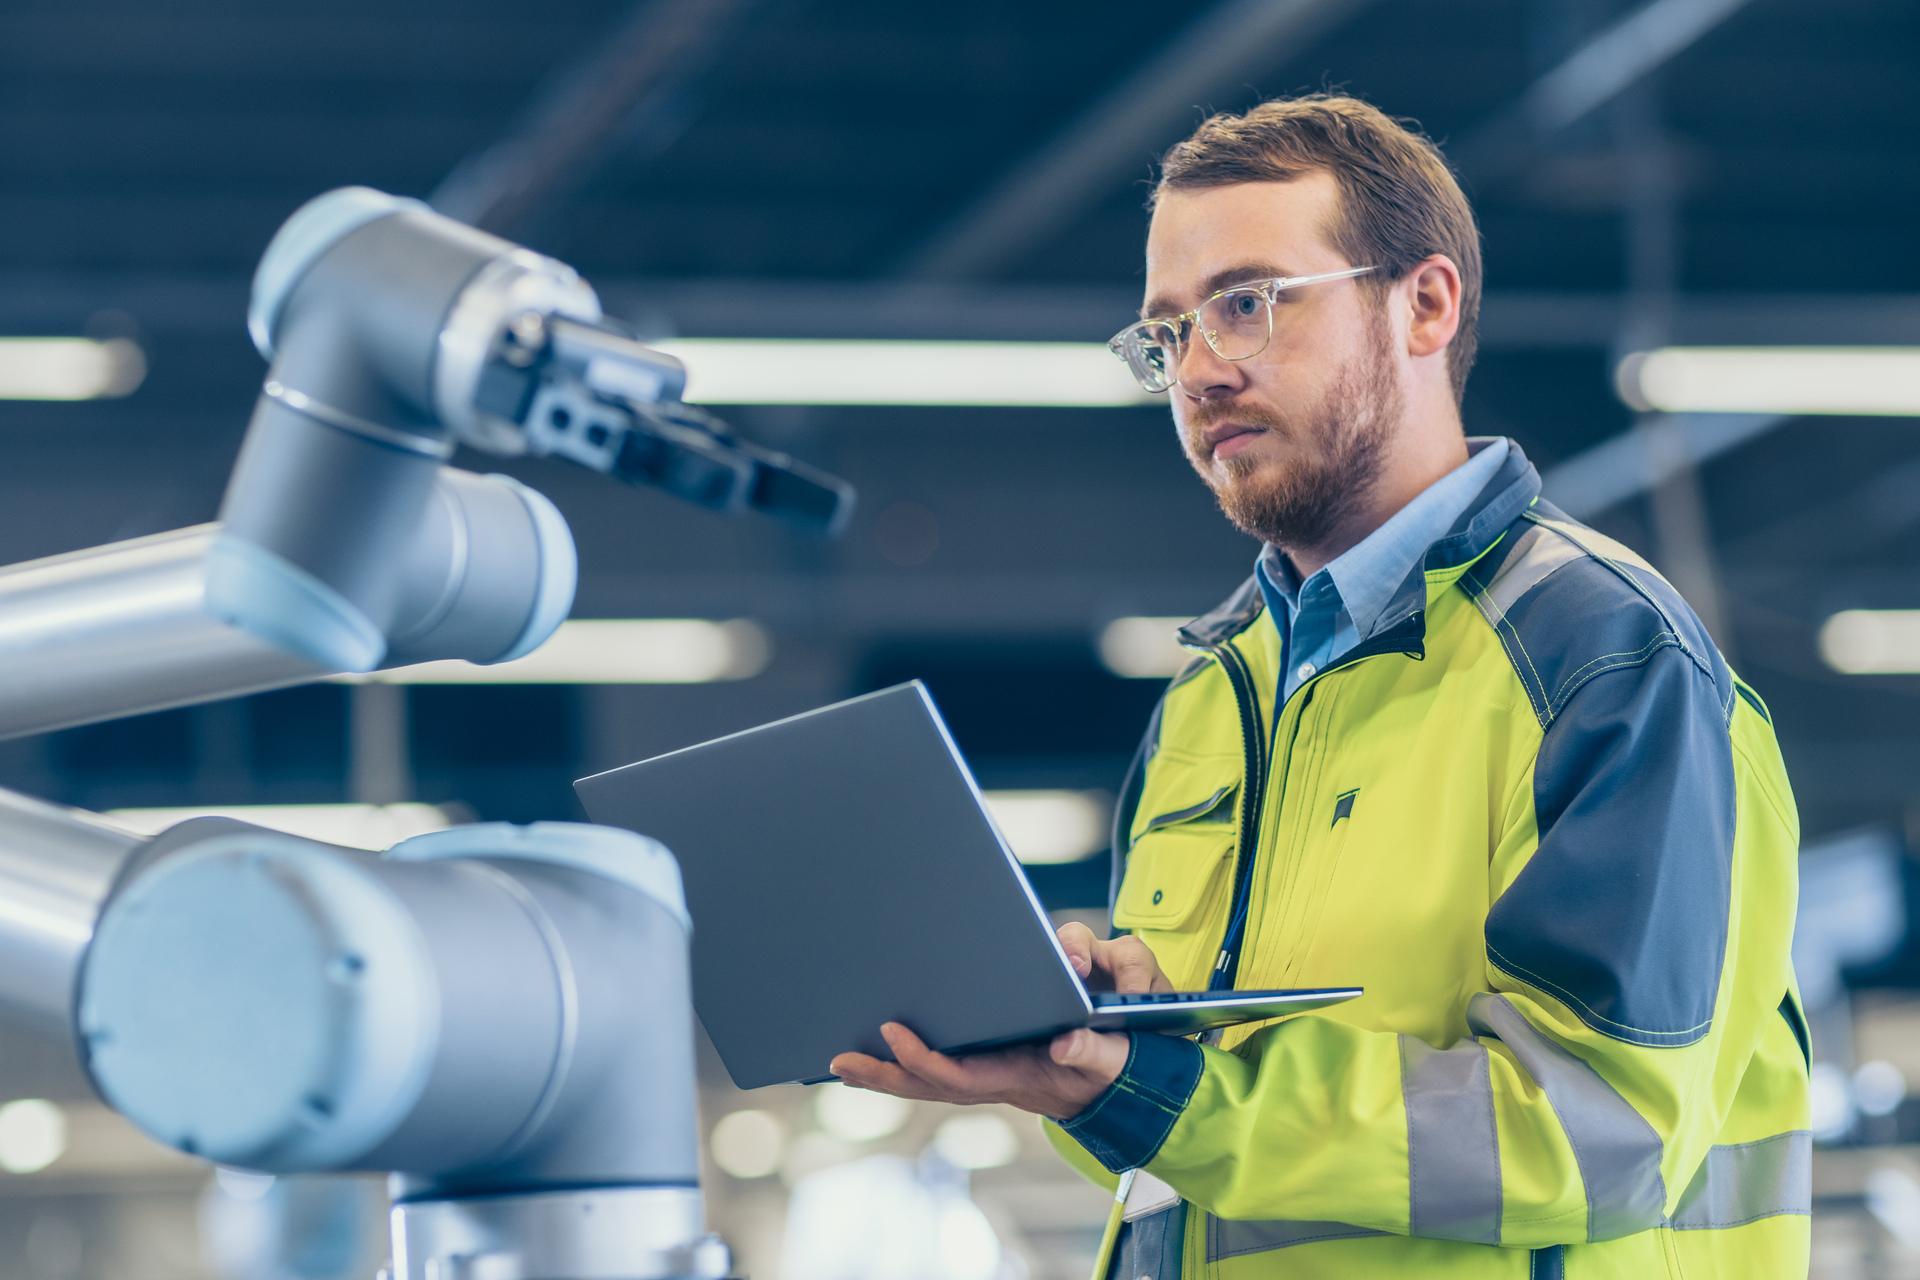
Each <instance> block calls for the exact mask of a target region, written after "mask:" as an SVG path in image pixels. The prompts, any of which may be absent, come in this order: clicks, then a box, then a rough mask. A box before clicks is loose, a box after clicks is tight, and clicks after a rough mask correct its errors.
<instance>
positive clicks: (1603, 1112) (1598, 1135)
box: [1467, 992, 1667, 1240]
mask: <svg viewBox="0 0 1920 1280" xmlns="http://www.w3.org/2000/svg"><path fill="white" fill-rule="evenodd" d="M1467 1025H1468V1026H1469V1027H1470V1028H1472V1029H1473V1031H1474V1033H1475V1034H1477V1035H1489V1036H1493V1037H1494V1038H1496V1039H1498V1040H1499V1041H1501V1042H1502V1043H1503V1044H1505V1045H1506V1046H1507V1048H1509V1049H1511V1050H1512V1051H1513V1056H1514V1057H1515V1058H1518V1059H1519V1060H1520V1065H1521V1066H1523V1067H1525V1068H1526V1069H1527V1071H1528V1073H1529V1074H1530V1075H1532V1076H1533V1078H1534V1080H1535V1081H1537V1082H1538V1083H1539V1085H1540V1087H1541V1088H1542V1089H1543V1090H1545V1091H1546V1095H1547V1101H1548V1102H1549V1103H1551V1104H1552V1105H1553V1111H1554V1114H1555V1115H1556V1116H1558V1117H1559V1119H1560V1128H1561V1129H1562V1130H1563V1131H1564V1132H1565V1133H1566V1135H1567V1144H1568V1145H1569V1146H1571V1147H1572V1148H1573V1158H1574V1161H1575V1163H1577V1164H1578V1165H1579V1166H1580V1180H1581V1182H1582V1183H1583V1184H1585V1186H1586V1192H1587V1238H1588V1239H1589V1240H1612V1239H1614V1238H1615V1237H1618V1236H1628V1235H1632V1234H1633V1233H1634V1232H1636V1231H1645V1230H1646V1229H1647V1228H1649V1227H1654V1226H1658V1225H1659V1224H1660V1222H1661V1220H1662V1219H1663V1218H1664V1217H1665V1210H1666V1199H1667V1193H1666V1184H1665V1183H1664V1182H1662V1181H1661V1177H1660V1153H1661V1147H1660V1135H1659V1134H1657V1133H1655V1132H1654V1130H1653V1126H1652V1125H1650V1124H1648V1123H1647V1122H1646V1119H1645V1118H1644V1117H1643V1116H1642V1115H1641V1114H1640V1113H1639V1112H1638V1111H1635V1110H1634V1109H1633V1106H1632V1104H1630V1103H1629V1102H1628V1101H1627V1100H1626V1099H1625V1098H1622V1097H1621V1096H1620V1095H1619V1094H1618V1093H1616V1092H1614V1089H1613V1086H1612V1085H1610V1084H1608V1083H1607V1082H1606V1081H1605V1080H1603V1079H1601V1078H1600V1074H1599V1073H1598V1072H1597V1071H1595V1070H1594V1069H1593V1068H1592V1067H1590V1066H1588V1065H1587V1064H1586V1062H1585V1061H1583V1060H1582V1059H1580V1058H1578V1057H1575V1056H1574V1055H1573V1054H1571V1053H1569V1052H1567V1051H1566V1050H1565V1049H1563V1048H1561V1047H1560V1046H1559V1045H1557V1044H1555V1043H1554V1042H1553V1041H1551V1040H1549V1039H1547V1037H1546V1036H1544V1035H1542V1034H1541V1033H1540V1032H1539V1031H1537V1030H1535V1029H1534V1026H1533V1024H1532V1023H1530V1022H1528V1021H1527V1020H1526V1019H1525V1018H1524V1017H1522V1016H1521V1015H1520V1011H1519V1010H1518V1009H1516V1008H1514V1007H1513V1004H1512V1002H1511V1001H1509V1000H1508V999H1507V998H1506V997H1505V996H1496V995H1489V994H1487V993H1486V992H1482V993H1480V994H1479V995H1476V996H1475V997H1473V1000H1472V1001H1471V1003H1469V1004H1468V1005H1467Z"/></svg>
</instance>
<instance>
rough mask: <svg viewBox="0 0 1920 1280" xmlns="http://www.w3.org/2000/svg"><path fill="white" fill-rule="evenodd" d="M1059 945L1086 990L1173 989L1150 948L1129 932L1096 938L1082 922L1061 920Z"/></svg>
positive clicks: (1129, 992)
mask: <svg viewBox="0 0 1920 1280" xmlns="http://www.w3.org/2000/svg"><path fill="white" fill-rule="evenodd" d="M1060 947H1061V949H1062V950H1064V951H1065V952H1066V953H1067V962H1068V963H1069V964H1071V965H1072V966H1073V971H1074V972H1075V973H1077V974H1079V975H1080V977H1081V980H1082V981H1084V982H1085V983H1086V984H1087V988H1088V990H1090V991H1114V992H1118V993H1119V994H1121V995H1144V994H1146V993H1148V992H1156V993H1158V992H1165V991H1171V990H1173V983H1171V982H1169V981H1168V980H1167V975H1166V974H1164V973H1162V972H1160V962H1159V961H1158V960H1156V959H1154V956H1153V952H1152V951H1150V950H1148V949H1147V944H1146V943H1144V942H1142V941H1140V939H1138V938H1136V937H1134V936H1132V935H1131V934H1129V935H1127V936H1126V937H1124V938H1096V937H1094V936H1093V930H1091V929H1089V928H1087V926H1085V925H1083V924H1063V925H1061V926H1060Z"/></svg>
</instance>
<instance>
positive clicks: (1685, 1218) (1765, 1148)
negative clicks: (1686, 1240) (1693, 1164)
mask: <svg viewBox="0 0 1920 1280" xmlns="http://www.w3.org/2000/svg"><path fill="white" fill-rule="evenodd" d="M1812 1212H1813V1135H1812V1134H1810V1133H1808V1132H1807V1131H1806V1130H1804V1129H1798V1130H1795V1131H1794V1132H1792V1133H1782V1134H1776V1135H1775V1136H1773V1137H1771V1138H1763V1139H1761V1140H1760V1141H1759V1142H1744V1143H1741V1144H1740V1145H1738V1146H1726V1147H1715V1148H1714V1149H1713V1150H1711V1151H1709V1152H1707V1158H1706V1160H1705V1161H1703V1162H1702V1163H1701V1165H1700V1172H1699V1173H1696V1174H1695V1175H1693V1181H1692V1182H1690V1183H1688V1184H1687V1189H1686V1191H1685V1193H1684V1194H1682V1195H1681V1197H1680V1204H1679V1206H1678V1207H1677V1208H1675V1209H1674V1211H1673V1220H1672V1222H1671V1223H1670V1224H1669V1225H1671V1226H1672V1227H1673V1229H1674V1230H1675V1231H1705V1230H1709V1229H1711V1228H1714V1227H1737V1226H1739V1225H1741V1224H1742V1223H1745V1222H1753V1221H1755V1220H1756V1219H1759V1218H1771V1217H1773V1216H1774V1215H1775V1214H1782V1213H1812Z"/></svg>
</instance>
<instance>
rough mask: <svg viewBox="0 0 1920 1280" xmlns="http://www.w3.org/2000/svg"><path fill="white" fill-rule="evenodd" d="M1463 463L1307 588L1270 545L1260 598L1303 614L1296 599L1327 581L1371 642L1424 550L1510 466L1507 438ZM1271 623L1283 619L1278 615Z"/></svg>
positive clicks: (1260, 569) (1473, 446) (1260, 566)
mask: <svg viewBox="0 0 1920 1280" xmlns="http://www.w3.org/2000/svg"><path fill="white" fill-rule="evenodd" d="M1467 448H1468V457H1467V460H1466V461H1465V462H1463V463H1461V464H1460V465H1459V466H1457V467H1455V468H1454V469H1453V470H1452V471H1449V472H1448V473H1447V474H1446V475H1444V476H1442V477H1440V479H1438V480H1436V481H1434V482H1433V483H1432V484H1430V485H1428V486H1427V487H1426V488H1425V489H1423V490H1421V492H1420V493H1419V495H1418V496H1416V497H1415V498H1414V499H1413V501H1411V502H1409V503H1407V505H1406V506H1404V507H1402V508H1400V510H1398V511H1396V512H1394V514H1393V515H1392V517H1390V518H1389V519H1388V520H1387V521H1386V523H1384V524H1382V525H1381V526H1380V527H1379V528H1378V529H1375V530H1374V531H1373V532H1372V533H1370V534H1368V535H1367V536H1366V537H1365V538H1363V539H1361V540H1360V541H1359V542H1358V543H1356V544H1355V545H1354V546H1352V547H1349V548H1348V549H1347V550H1346V551H1344V552H1342V553H1341V554H1340V555H1339V556H1337V557H1335V558H1334V559H1333V560H1332V561H1331V562H1329V563H1328V564H1327V565H1326V567H1325V568H1323V569H1321V570H1320V571H1319V572H1318V573H1315V574H1314V575H1313V576H1312V577H1311V578H1309V579H1307V581H1306V582H1304V583H1303V582H1302V581H1301V580H1300V575H1299V573H1298V572H1297V571H1296V570H1295V569H1294V567H1293V562H1292V561H1291V560H1289V559H1288V558H1287V557H1286V555H1285V554H1284V553H1282V552H1281V550H1280V549H1279V548H1278V547H1276V546H1273V545H1272V544H1268V545H1267V546H1265V547H1264V548H1262V550H1261V553H1260V558H1259V561H1258V563H1257V564H1256V565H1255V569H1254V572H1255V575H1256V577H1257V579H1258V580H1259V582H1260V584H1261V589H1262V594H1264V595H1267V596H1268V597H1269V601H1270V603H1271V600H1272V599H1273V597H1276V596H1277V597H1278V598H1279V599H1280V600H1283V601H1285V603H1286V605H1287V608H1288V611H1289V614H1291V613H1294V612H1297V611H1298V610H1299V608H1300V601H1301V594H1302V592H1303V591H1304V590H1305V589H1307V588H1308V587H1309V586H1310V585H1312V584H1313V583H1314V582H1316V581H1318V580H1320V579H1321V577H1322V575H1325V580H1326V581H1327V583H1328V584H1329V585H1330V586H1331V588H1332V592H1333V595H1334V600H1335V603H1336V604H1337V605H1338V607H1340V608H1344V609H1345V610H1346V612H1347V618H1348V620H1349V621H1351V622H1352V623H1353V628H1354V632H1355V633H1356V634H1357V635H1358V636H1359V638H1360V639H1362V640H1365V639H1368V638H1370V637H1371V636H1372V635H1373V633H1374V630H1375V628H1376V627H1377V625H1378V623H1379V622H1380V618H1381V615H1382V614H1383V613H1385V612H1386V610H1387V606H1388V605H1389V604H1391V603H1392V601H1393V598H1394V595H1395V593H1396V592H1397V591H1398V589H1399V588H1400V586H1401V584H1402V583H1403V582H1405V580H1406V578H1407V576H1408V575H1409V574H1410V573H1412V572H1413V571H1414V570H1415V569H1417V568H1418V567H1419V566H1420V565H1421V563H1422V561H1423V560H1424V559H1425V557H1426V554H1427V549H1428V548H1429V547H1431V546H1432V545H1433V544H1434V543H1436V542H1438V541H1440V540H1441V539H1442V538H1444V537H1445V536H1446V535H1447V531H1448V530H1450V529H1451V528H1452V527H1453V525H1454V523H1455V522H1456V521H1457V520H1459V518H1460V517H1461V516H1462V515H1463V514H1465V512H1466V510H1467V508H1468V507H1469V506H1471V505H1472V504H1473V502H1474V499H1475V498H1477V497H1478V496H1479V495H1480V493H1481V491H1482V490H1484V489H1485V488H1486V487H1487V485H1488V483H1489V482H1490V481H1491V480H1492V479H1493V477H1494V475H1495V473H1496V472H1498V471H1499V470H1500V467H1501V466H1502V464H1504V463H1505V462H1506V460H1507V454H1508V452H1509V450H1510V448H1511V445H1510V444H1509V442H1508V441H1507V440H1506V439H1505V438H1504V437H1495V438H1494V439H1491V440H1482V439H1475V440H1469V441H1468V442H1467ZM1275 621H1276V622H1279V621H1280V618H1279V617H1278V616H1277V615H1276V617H1275Z"/></svg>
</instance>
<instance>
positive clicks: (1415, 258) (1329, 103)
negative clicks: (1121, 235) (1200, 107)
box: [1148, 93, 1481, 401]
mask: <svg viewBox="0 0 1920 1280" xmlns="http://www.w3.org/2000/svg"><path fill="white" fill-rule="evenodd" d="M1320 169H1324V170H1326V171H1327V172H1328V173H1331V174H1332V175H1333V177H1334V181H1335V182H1337V183H1338V184H1339V187H1340V212H1339V214H1338V215H1337V216H1336V218H1335V219H1334V224H1333V226H1331V227H1329V228H1327V233H1328V238H1329V239H1331V240H1332V242H1333V244H1334V246H1335V247H1336V248H1338V249H1339V250H1340V251H1341V253H1343V254H1344V255H1346V258H1347V260H1348V262H1350V263H1351V264H1352V265H1354V266H1374V267H1378V268H1380V271H1379V272H1378V273H1377V274H1376V275H1373V276H1362V277H1361V280H1360V282H1361V284H1363V285H1366V284H1370V283H1372V284H1375V285H1377V286H1378V287H1384V285H1385V283H1386V282H1387V281H1391V280H1397V279H1399V278H1400V277H1401V276H1403V275H1405V274H1406V273H1407V272H1408V271H1409V270H1411V269H1412V267H1413V266H1414V264H1415V263H1417V262H1419V261H1420V260H1421V259H1422V258H1425V257H1426V256H1427V255H1429V254H1434V253H1444V254H1445V255H1447V257H1449V258H1451V259H1453V264H1454V266H1456V267H1458V268H1459V269H1460V331H1459V332H1458V333H1456V334H1455V335H1454V338H1453V342H1452V345H1450V346H1449V347H1448V348H1447V375H1448V377H1449V378H1450V379H1451V380H1452V382H1453V396H1454V399H1455V400H1456V401H1457V400H1459V399H1460V398H1461V396H1462V395H1463V394H1464V392H1465V389H1466V385H1467V372H1468V370H1470V369H1472V368H1473V357H1474V352H1475V349H1476V348H1477V347H1478V346H1479V341H1480V339H1479V324H1480V270H1481V267H1480V229H1479V228H1478V227H1477V226H1476V225H1475V224H1474V220H1473V209H1472V207H1471V206H1469V205H1468V204H1467V197H1466V196H1465V195H1464V194H1463V193H1462V192H1461V190H1460V184H1459V183H1458V182H1457V181H1455V180H1454V176H1453V172H1452V170H1450V169H1448V168H1447V162H1446V160H1445V159H1443V158H1442V157H1441V155H1440V149H1439V148H1438V147H1437V146H1435V145H1434V143H1433V140H1432V139H1430V138H1428V137H1427V136H1426V134H1424V133H1422V132H1421V131H1420V126H1419V125H1418V124H1416V123H1415V122H1413V121H1411V120H1396V119H1394V118H1393V117H1391V116H1389V115H1387V114H1386V113H1384V112H1382V111H1381V110H1380V109H1379V108H1377V107H1374V106H1372V105H1370V104H1368V103H1365V102H1362V101H1360V100H1359V99H1358V98H1348V97H1343V96H1340V95H1337V94H1326V93H1316V94H1310V95H1308V96H1306V97H1300V98H1276V99H1274V100H1273V101H1271V102H1263V103H1261V104H1260V105H1259V106H1257V107H1255V108H1253V109H1252V110H1251V111H1248V112H1246V113H1245V114H1244V115H1231V114H1227V113H1224V112H1223V113H1221V114H1219V115H1215V116H1212V117H1210V118H1208V119H1207V120H1205V121H1203V122H1202V123H1201V125H1200V127H1199V128H1198V129H1196V130H1194V132H1193V134H1192V136H1191V137H1189V138H1187V139H1186V141H1184V142H1179V143H1176V144H1175V145H1174V146H1173V148H1172V149H1171V150H1169V151H1168V152H1167V154H1166V155H1165V156H1163V157H1162V158H1161V161H1160V181H1159V184H1158V185H1157V186H1156V187H1155V189H1154V193H1153V198H1154V199H1158V198H1159V194H1160V192H1162V191H1167V190H1173V191H1186V190H1195V189H1202V188H1207V187H1227V186H1233V185H1236V184H1238V183H1242V182H1290V181H1292V180H1293V179H1295V178H1298V177H1301V176H1302V175H1304V174H1307V173H1312V172H1314V171H1315V170H1320ZM1148 203H1149V205H1151V204H1152V201H1151V200H1150V201H1149V202H1148Z"/></svg>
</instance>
